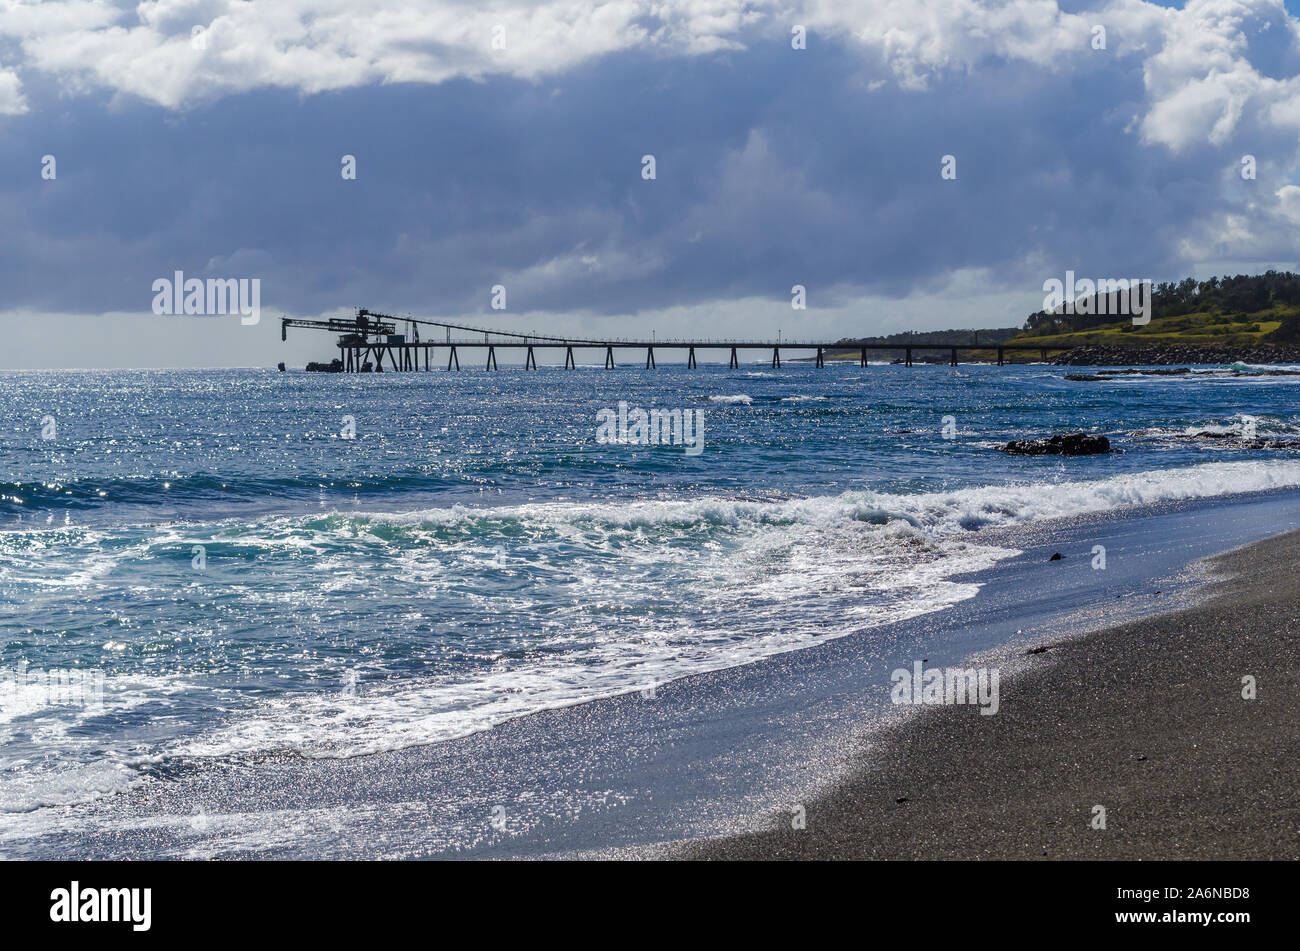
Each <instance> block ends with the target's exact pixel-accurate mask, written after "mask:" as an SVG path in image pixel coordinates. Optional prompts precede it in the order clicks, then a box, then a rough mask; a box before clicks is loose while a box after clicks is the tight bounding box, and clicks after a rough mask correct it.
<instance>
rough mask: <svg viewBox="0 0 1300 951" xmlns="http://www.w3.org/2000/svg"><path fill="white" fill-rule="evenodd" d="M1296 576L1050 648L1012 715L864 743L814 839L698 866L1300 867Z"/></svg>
mask: <svg viewBox="0 0 1300 951" xmlns="http://www.w3.org/2000/svg"><path fill="white" fill-rule="evenodd" d="M1298 559H1300V533H1296V532H1292V533H1289V534H1286V535H1282V536H1279V537H1276V538H1272V539H1269V540H1266V541H1262V542H1259V543H1257V544H1254V545H1251V546H1249V547H1247V548H1244V549H1240V550H1237V551H1234V552H1230V553H1228V554H1226V555H1223V556H1221V557H1219V558H1217V559H1214V561H1213V562H1212V564H1213V566H1214V568H1215V570H1216V573H1221V574H1222V575H1223V577H1224V578H1226V579H1227V580H1221V581H1216V582H1215V583H1213V584H1212V586H1211V587H1210V588H1209V591H1208V594H1209V595H1210V597H1209V599H1208V600H1207V601H1205V602H1203V603H1201V604H1200V605H1198V606H1194V607H1190V608H1187V609H1184V610H1179V611H1177V612H1175V613H1172V614H1166V615H1161V616H1157V617H1152V618H1148V619H1145V620H1141V621H1137V622H1134V623H1129V624H1124V625H1121V626H1118V627H1114V628H1111V629H1109V630H1105V631H1102V632H1099V633H1096V634H1093V635H1091V636H1087V637H1084V638H1081V639H1078V640H1073V641H1064V642H1060V643H1057V644H1055V645H1053V646H1051V647H1050V648H1049V649H1048V650H1047V651H1046V652H1045V653H1044V654H1043V656H1042V659H1047V658H1051V659H1052V662H1051V663H1048V664H1046V665H1035V666H1034V667H1032V668H1031V669H1029V670H1028V671H1025V672H1023V673H1021V674H1018V675H1014V676H1012V677H1010V678H1008V679H1006V680H1004V681H1003V683H1002V690H1001V709H1000V711H999V712H998V713H997V714H996V715H995V716H980V715H979V714H978V713H977V712H976V711H975V709H974V708H972V707H965V706H950V707H943V706H940V707H929V708H926V710H925V712H923V713H922V714H921V715H920V716H918V717H916V718H914V719H912V720H910V721H908V722H906V723H905V724H904V725H902V726H900V727H898V728H896V729H895V730H893V731H891V732H888V733H886V734H885V735H884V736H883V738H879V739H877V741H876V744H875V745H874V746H873V747H866V746H865V745H864V748H862V749H860V750H859V751H858V752H857V754H856V759H857V764H856V766H855V768H854V770H853V775H852V776H851V777H850V778H849V779H847V780H846V781H843V782H842V783H840V784H839V785H838V786H837V787H835V788H834V789H833V790H832V791H830V792H828V793H827V794H825V795H824V796H823V797H821V798H818V799H816V800H815V801H812V802H809V803H808V804H807V806H806V811H807V828H806V829H803V830H800V831H794V830H792V829H791V828H790V825H791V822H790V817H789V815H785V816H783V817H781V818H780V819H779V820H775V819H774V825H776V826H778V828H776V829H775V831H769V832H760V833H754V834H748V835H740V836H735V837H731V838H724V839H715V840H709V841H706V842H696V843H691V844H688V845H686V846H684V847H683V853H684V856H685V857H688V858H692V859H967V858H988V859H1042V858H1048V859H1211V858H1213V859H1226V858H1233V859H1295V858H1297V857H1300V791H1298V790H1300V757H1298V756H1297V752H1298V751H1300V717H1297V713H1300V639H1298V638H1300V620H1297V595H1298V593H1300V591H1298V586H1297V579H1296V570H1295V565H1296V563H1297V560H1298ZM1247 675H1250V676H1253V677H1254V678H1255V679H1256V682H1257V690H1258V693H1257V697H1256V698H1255V699H1252V700H1246V699H1243V696H1242V690H1243V686H1242V678H1243V677H1244V676H1247ZM1096 805H1102V806H1105V808H1106V827H1105V829H1104V830H1100V829H1094V828H1092V819H1093V809H1094V806H1096Z"/></svg>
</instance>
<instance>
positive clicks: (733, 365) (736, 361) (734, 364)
mask: <svg viewBox="0 0 1300 951" xmlns="http://www.w3.org/2000/svg"><path fill="white" fill-rule="evenodd" d="M727 369H729V370H739V369H740V357H738V356H736V348H735V347H732V348H731V362H730V363H729V364H727Z"/></svg>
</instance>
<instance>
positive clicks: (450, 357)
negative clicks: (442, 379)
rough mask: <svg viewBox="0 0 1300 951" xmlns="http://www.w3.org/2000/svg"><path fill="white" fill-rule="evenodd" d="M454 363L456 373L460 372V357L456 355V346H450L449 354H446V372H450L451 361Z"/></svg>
mask: <svg viewBox="0 0 1300 951" xmlns="http://www.w3.org/2000/svg"><path fill="white" fill-rule="evenodd" d="M453 360H454V361H455V362H456V372H457V373H459V372H460V357H458V356H457V355H456V345H455V344H452V347H451V352H450V353H449V354H447V370H448V371H450V370H451V364H452V361H453Z"/></svg>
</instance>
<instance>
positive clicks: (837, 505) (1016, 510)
mask: <svg viewBox="0 0 1300 951" xmlns="http://www.w3.org/2000/svg"><path fill="white" fill-rule="evenodd" d="M1296 486H1300V463H1289V462H1273V463H1265V464H1252V463H1214V464H1206V465H1200V466H1196V467H1193V468H1188V469H1183V470H1172V471H1157V472H1145V473H1139V474H1133V475H1124V476H1117V477H1114V478H1110V479H1104V480H1099V481H1091V482H1066V483H1060V484H1056V485H1023V486H989V487H985V488H974V489H964V490H958V491H953V492H939V493H922V494H916V495H898V494H889V493H872V492H849V493H844V494H842V495H839V496H833V497H816V498H808V499H798V500H789V501H780V502H754V501H744V500H729V499H696V500H691V501H682V502H672V501H658V502H650V501H646V502H637V503H630V504H623V505H619V504H609V503H546V504H540V505H528V506H516V507H508V508H495V509H488V510H473V509H446V510H433V511H424V512H412V513H406V514H400V515H370V516H364V517H362V519H361V521H369V522H371V523H372V524H376V525H385V526H388V528H389V530H390V531H391V530H396V531H397V532H399V533H413V537H414V536H419V535H420V534H421V533H423V532H428V531H436V532H438V533H440V534H439V537H440V538H441V539H442V540H443V542H444V543H446V540H447V539H448V538H449V537H451V536H449V535H448V534H447V529H448V527H449V526H459V527H460V528H461V529H464V530H466V535H465V537H466V539H473V542H472V543H473V544H474V545H477V546H478V548H477V549H476V550H479V551H482V550H483V549H484V544H485V542H484V539H483V533H487V535H488V536H489V537H496V536H497V533H502V534H501V537H503V538H504V537H511V538H513V539H515V542H514V543H515V545H516V546H518V545H519V544H520V542H519V539H520V538H521V537H525V538H526V537H536V538H546V539H552V538H560V539H564V543H565V544H567V545H569V546H585V548H586V551H587V555H586V556H582V557H579V558H578V560H577V562H576V563H575V564H576V565H581V567H580V568H578V567H575V565H570V567H569V568H568V569H567V570H569V571H580V572H582V573H583V575H582V577H575V578H573V579H571V584H572V586H573V593H574V598H575V600H574V602H573V604H571V605H569V606H567V607H565V608H562V609H560V610H559V611H558V612H557V614H556V617H555V622H556V623H557V624H560V625H561V626H562V627H563V629H564V631H565V636H566V650H564V651H563V652H562V653H557V654H555V655H550V656H547V655H545V654H542V653H538V654H537V655H535V656H532V657H518V658H511V657H504V656H503V657H498V658H496V659H495V663H494V664H493V665H492V666H491V668H490V669H489V670H488V671H487V672H485V673H483V674H482V675H481V676H478V677H475V678H473V679H466V678H465V677H463V676H462V677H456V676H448V677H437V678H428V679H424V680H421V681H419V682H410V681H404V682H397V683H390V682H383V681H380V682H377V683H376V684H375V685H374V686H373V687H365V686H362V687H360V688H359V689H357V690H356V691H355V692H354V693H348V692H346V691H339V690H335V691H331V692H329V693H326V694H316V695H311V696H306V697H302V696H298V697H289V698H284V699H282V700H275V701H271V702H269V703H266V704H264V705H262V706H261V707H260V708H259V709H258V710H257V711H256V713H255V715H253V716H250V717H246V718H243V719H240V720H238V721H236V722H233V723H231V724H230V725H229V726H228V727H226V728H224V729H222V730H219V731H216V732H213V733H210V734H208V735H206V736H204V737H202V738H200V739H198V740H196V741H195V742H193V743H191V744H189V745H187V746H186V747H185V749H184V752H185V753H186V754H187V755H201V756H212V755H216V756H220V755H227V754H231V753H243V752H254V751H261V750H267V749H284V748H288V749H292V750H295V751H297V752H299V753H301V754H302V755H304V756H308V757H335V756H351V755H356V754H361V753H370V752H377V751H380V750H387V749H394V748H399V747H404V746H412V745H420V744H424V743H429V742H435V741H438V740H443V739H447V738H451V737H455V736H461V735H465V734H467V733H472V732H476V731H480V730H485V729H490V728H491V727H492V726H494V725H496V724H499V723H501V722H503V721H505V720H508V719H511V718H513V717H517V716H521V715H524V714H527V713H532V712H536V711H539V710H544V709H548V708H553V707H558V706H566V705H571V704H575V703H581V702H584V701H587V700H592V699H595V698H598V697H607V696H614V695H618V694H621V693H629V692H633V691H636V690H643V689H646V687H647V686H650V685H656V684H664V683H666V682H669V681H671V680H674V679H676V678H679V677H682V676H686V675H689V674H694V673H700V672H703V671H709V670H717V669H721V668H726V667H733V666H737V665H740V664H746V663H752V662H754V661H757V660H761V659H762V658H765V657H770V656H772V655H774V654H778V653H782V652H785V651H790V650H797V649H800V648H803V647H807V646H810V645H812V644H815V643H819V642H821V641H824V640H826V639H829V638H835V637H841V636H844V635H846V634H849V633H853V632H857V631H862V630H865V629H868V628H871V627H875V626H879V625H881V624H886V623H890V622H892V621H897V620H901V619H904V618H908V617H913V616H917V615H920V614H925V613H929V612H933V611H938V610H942V609H944V608H947V607H949V606H951V605H953V604H956V603H958V602H960V601H963V600H966V599H968V598H971V597H974V596H975V594H976V593H977V592H978V590H979V585H978V584H977V583H972V582H970V581H969V580H965V581H960V582H958V581H954V580H953V579H954V578H955V577H957V576H959V575H967V574H968V573H970V572H974V571H979V570H983V569H987V568H989V567H991V566H992V565H994V564H995V563H996V562H997V561H999V560H1001V559H1003V558H1007V557H1010V556H1012V555H1014V554H1016V553H1017V552H1016V551H1015V550H1013V549H1009V548H1005V547H998V546H994V545H990V544H986V543H985V544H981V543H979V542H978V538H979V536H978V535H973V534H972V532H973V530H976V529H980V528H984V527H989V526H1013V525H1016V524H1021V523H1027V522H1035V521H1040V520H1044V519H1052V518H1058V517H1062V516H1074V515H1083V514H1088V513H1099V512H1104V511H1109V510H1112V509H1116V508H1120V507H1125V506H1135V505H1147V504H1151V503H1155V502H1162V501H1172V500H1187V499H1197V498H1208V497H1212V496H1219V495H1225V494H1230V493H1237V492H1250V491H1257V490H1265V489H1273V488H1280V487H1296ZM354 529H355V526H352V527H349V528H345V529H343V530H345V531H352V530H354ZM543 529H545V530H544V531H543ZM387 537H388V538H389V539H390V540H396V539H398V538H399V537H400V535H396V536H395V535H392V534H389V535H388V536H387ZM686 538H690V539H692V540H694V541H696V542H702V543H703V545H702V547H699V548H695V549H691V550H686V549H684V547H683V545H682V540H683V539H686ZM547 544H550V543H549V542H547ZM609 557H616V558H617V559H618V564H619V566H620V568H619V570H618V571H616V572H610V571H608V570H603V569H601V568H600V567H599V564H600V563H601V562H602V561H604V560H605V559H606V558H609ZM588 559H590V560H588ZM658 576H662V578H663V579H664V582H663V583H664V584H665V585H666V587H668V588H670V589H673V590H675V591H676V592H677V593H678V594H677V596H679V597H680V595H681V593H682V592H686V593H688V595H689V600H690V602H691V604H690V608H689V609H688V610H684V611H682V610H679V611H672V610H657V609H658V608H661V599H662V598H663V597H664V596H665V593H666V592H665V591H662V590H660V591H654V590H649V589H651V588H653V587H654V583H653V582H650V581H648V579H650V578H652V577H658ZM668 579H671V580H668ZM410 580H417V578H416V577H415V576H412V577H411V579H410ZM737 592H743V595H742V594H739V593H737ZM742 601H743V604H742V603H740V602H742ZM519 609H520V611H523V612H527V611H531V610H532V605H531V603H530V602H529V600H528V599H527V598H524V599H522V600H521V601H520V604H519ZM521 616H522V615H521ZM499 620H500V621H501V622H502V623H509V620H510V617H509V612H508V611H506V612H503V614H502V615H501V616H500V618H499Z"/></svg>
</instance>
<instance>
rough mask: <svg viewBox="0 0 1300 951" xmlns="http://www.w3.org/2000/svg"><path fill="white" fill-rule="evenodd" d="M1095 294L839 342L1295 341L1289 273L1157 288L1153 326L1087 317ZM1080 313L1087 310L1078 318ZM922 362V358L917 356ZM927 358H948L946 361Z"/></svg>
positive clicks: (1299, 316)
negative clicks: (1011, 323) (1064, 303)
mask: <svg viewBox="0 0 1300 951" xmlns="http://www.w3.org/2000/svg"><path fill="white" fill-rule="evenodd" d="M1099 302H1100V295H1093V297H1092V300H1091V304H1092V306H1090V307H1089V306H1084V307H1077V306H1076V307H1073V308H1070V309H1069V311H1068V312H1067V310H1066V309H1065V308H1057V309H1056V310H1054V311H1047V310H1040V311H1038V312H1037V313H1034V314H1030V315H1029V317H1028V318H1027V319H1026V320H1025V323H1024V325H1023V326H1021V327H1000V328H985V329H980V330H934V331H919V332H918V331H904V332H902V333H895V334H888V335H885V336H877V337H861V338H845V339H842V340H840V341H839V345H840V346H843V347H845V350H844V351H842V354H843V355H844V356H850V355H851V351H850V350H849V348H851V347H854V346H861V345H863V344H896V345H899V346H900V347H903V346H907V345H909V344H919V343H953V344H959V345H988V346H990V347H996V346H997V345H998V344H999V343H1005V342H1008V341H1016V342H1026V343H1042V344H1043V345H1044V346H1045V347H1047V348H1048V349H1049V350H1050V349H1051V345H1052V344H1053V343H1058V344H1061V345H1063V346H1064V345H1068V346H1072V347H1105V348H1107V349H1111V348H1114V347H1141V348H1143V349H1144V350H1149V349H1152V348H1161V347H1180V348H1206V347H1213V348H1216V349H1219V350H1222V349H1223V348H1228V351H1231V352H1238V351H1242V350H1252V349H1255V348H1259V347H1264V348H1270V347H1285V348H1287V349H1288V350H1289V349H1290V347H1291V346H1292V345H1296V344H1300V274H1296V273H1293V272H1291V271H1274V270H1269V271H1265V272H1264V273H1263V274H1237V275H1234V276H1231V277H1229V276H1224V277H1211V278H1208V279H1206V280H1204V281H1197V280H1196V279H1195V278H1191V277H1189V278H1185V279H1183V280H1181V281H1177V282H1175V281H1164V282H1161V283H1157V284H1155V285H1154V287H1153V288H1152V290H1151V322H1150V323H1149V324H1146V325H1134V323H1133V321H1132V319H1130V318H1129V317H1127V316H1117V315H1116V313H1115V312H1114V308H1113V307H1107V308H1105V309H1107V310H1109V311H1110V313H1088V312H1086V311H1096V310H1100V309H1102V307H1101V306H1100V303H1099ZM1079 310H1084V311H1085V313H1079V312H1078V311H1079ZM902 353H903V351H902V349H899V350H897V351H876V352H875V353H873V354H872V356H873V357H874V358H876V359H881V358H884V359H897V358H900V357H901V356H902ZM917 359H920V357H917ZM930 359H934V360H939V359H943V360H945V361H946V360H947V356H946V355H943V356H934V357H931V358H930Z"/></svg>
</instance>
